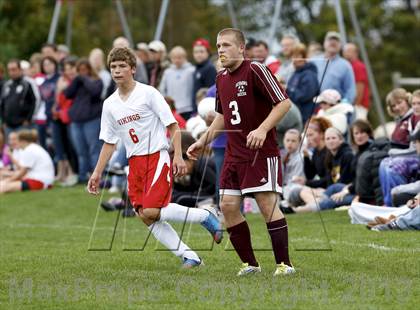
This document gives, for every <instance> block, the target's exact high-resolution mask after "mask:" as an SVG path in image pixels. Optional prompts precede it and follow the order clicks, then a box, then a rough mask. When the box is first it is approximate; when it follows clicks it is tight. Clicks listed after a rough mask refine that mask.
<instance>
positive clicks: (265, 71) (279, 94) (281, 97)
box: [257, 63, 286, 101]
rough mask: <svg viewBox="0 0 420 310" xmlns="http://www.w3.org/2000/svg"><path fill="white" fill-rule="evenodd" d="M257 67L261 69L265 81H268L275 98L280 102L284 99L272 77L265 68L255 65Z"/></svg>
mask: <svg viewBox="0 0 420 310" xmlns="http://www.w3.org/2000/svg"><path fill="white" fill-rule="evenodd" d="M257 65H258V67H260V68H261V71H262V72H263V73H264V75H265V77H266V79H267V80H268V82H269V83H270V85H271V87H272V88H273V90H274V92H275V93H276V95H277V97H278V98H279V100H280V101H282V100H284V99H286V98H285V97H284V95H283V93H282V91H281V89H280V88H279V86H278V85H277V83H276V81H274V79H273V77H272V75H271V74H270V73H269V72H268V70H267V68H266V67H265V66H264V65H262V64H260V63H257Z"/></svg>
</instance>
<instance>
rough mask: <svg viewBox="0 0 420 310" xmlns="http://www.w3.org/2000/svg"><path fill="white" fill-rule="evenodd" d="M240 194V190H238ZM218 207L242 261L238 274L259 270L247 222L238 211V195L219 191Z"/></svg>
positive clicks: (239, 201) (239, 198) (239, 203)
mask: <svg viewBox="0 0 420 310" xmlns="http://www.w3.org/2000/svg"><path fill="white" fill-rule="evenodd" d="M238 192H239V194H240V191H238ZM220 193H221V194H220V208H221V210H222V212H223V216H224V218H225V225H226V230H227V232H228V233H229V239H230V242H231V243H232V245H233V248H234V249H235V251H236V253H237V254H238V256H239V258H240V259H241V261H242V263H243V267H242V268H241V269H240V271H239V273H238V276H243V275H247V274H250V273H255V272H260V271H261V268H260V267H259V264H258V262H257V260H256V258H255V255H254V250H253V248H252V242H251V232H250V230H249V227H248V223H247V222H246V220H245V218H244V217H243V216H242V214H241V211H240V205H241V196H240V195H224V194H223V189H222V190H221V191H220Z"/></svg>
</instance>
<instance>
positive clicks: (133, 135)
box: [128, 128, 139, 143]
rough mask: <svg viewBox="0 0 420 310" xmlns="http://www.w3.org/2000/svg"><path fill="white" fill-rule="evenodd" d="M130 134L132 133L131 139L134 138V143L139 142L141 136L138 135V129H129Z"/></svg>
mask: <svg viewBox="0 0 420 310" xmlns="http://www.w3.org/2000/svg"><path fill="white" fill-rule="evenodd" d="M128 134H129V135H130V138H131V140H133V142H134V143H138V142H139V137H137V135H136V131H135V130H134V128H131V129H130V130H129V131H128Z"/></svg>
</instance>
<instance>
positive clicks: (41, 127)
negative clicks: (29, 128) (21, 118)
mask: <svg viewBox="0 0 420 310" xmlns="http://www.w3.org/2000/svg"><path fill="white" fill-rule="evenodd" d="M47 128H48V124H47V123H45V124H36V130H37V132H38V141H39V144H40V145H41V146H42V147H43V148H44V150H48V148H47Z"/></svg>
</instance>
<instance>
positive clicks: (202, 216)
mask: <svg viewBox="0 0 420 310" xmlns="http://www.w3.org/2000/svg"><path fill="white" fill-rule="evenodd" d="M152 159H153V158H152ZM156 160H158V161H157V164H156V169H149V170H150V171H152V173H151V174H150V175H149V176H148V178H147V180H148V182H149V183H150V185H149V184H147V186H146V188H147V190H146V191H145V195H144V198H143V201H142V205H143V207H144V211H143V212H144V215H145V216H146V217H148V218H149V219H151V220H154V221H157V220H161V221H174V222H181V223H200V224H201V225H202V226H203V227H205V228H206V229H207V230H208V231H209V232H210V234H211V235H212V236H213V238H214V240H215V241H216V242H217V243H220V242H221V241H222V238H223V229H222V224H221V223H220V221H219V220H218V219H217V217H216V216H214V215H213V214H212V213H211V212H209V211H207V210H203V209H197V208H188V207H185V206H182V205H179V204H177V203H170V201H171V193H172V182H171V174H170V161H169V155H168V154H167V152H161V153H160V154H159V157H158V158H156ZM159 163H160V164H159ZM153 209H157V210H153Z"/></svg>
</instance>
